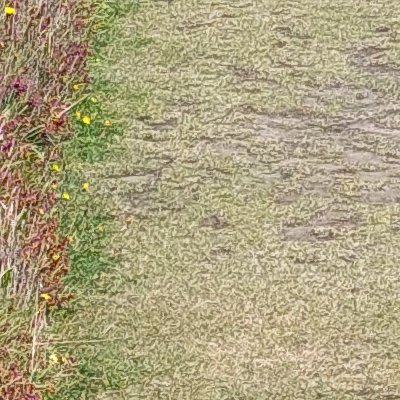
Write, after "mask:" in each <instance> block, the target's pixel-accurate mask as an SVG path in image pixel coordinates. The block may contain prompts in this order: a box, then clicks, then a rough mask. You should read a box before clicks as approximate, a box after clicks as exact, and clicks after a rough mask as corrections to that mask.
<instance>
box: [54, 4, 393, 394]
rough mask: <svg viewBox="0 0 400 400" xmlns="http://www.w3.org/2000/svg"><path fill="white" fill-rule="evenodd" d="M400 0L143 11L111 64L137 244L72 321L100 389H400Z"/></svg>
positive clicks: (104, 170)
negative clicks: (399, 19)
mask: <svg viewBox="0 0 400 400" xmlns="http://www.w3.org/2000/svg"><path fill="white" fill-rule="evenodd" d="M399 11H400V9H399V5H398V3H397V2H394V1H389V2H386V3H382V2H377V1H370V2H358V1H347V0H346V1H339V2H335V3H333V2H331V1H325V0H324V1H316V0H305V1H302V2H294V1H289V0H285V1H275V0H268V1H237V2H232V1H225V0H218V1H201V2H200V1H195V0H189V1H188V0H186V1H181V0H174V1H171V2H153V1H149V2H143V3H142V8H141V10H140V12H139V14H137V15H136V14H135V16H133V15H127V17H126V21H125V25H121V27H120V31H119V32H120V33H119V35H118V36H116V37H115V40H114V41H113V44H112V45H110V46H109V55H108V56H109V61H108V62H107V60H106V61H104V62H103V64H102V68H103V70H102V71H101V72H102V76H104V77H106V78H108V79H109V80H111V81H113V82H114V85H115V95H114V96H110V98H109V99H108V102H107V103H106V104H108V107H109V108H110V109H114V110H117V111H118V112H119V115H120V119H121V121H122V122H124V123H125V125H126V126H127V131H126V132H127V135H126V138H125V139H124V141H123V142H122V143H121V144H120V147H123V148H124V149H125V152H124V155H123V156H121V153H118V155H117V156H115V159H114V161H113V162H111V163H109V164H107V165H104V164H102V163H99V164H97V165H95V166H94V167H93V168H92V170H91V174H92V176H93V179H94V178H96V180H97V185H96V193H98V194H99V195H103V196H105V197H107V198H108V199H110V200H111V201H112V204H113V205H114V209H115V213H116V214H118V216H119V217H120V231H119V232H117V233H116V236H115V239H114V242H113V246H112V248H113V250H114V251H115V253H117V252H121V253H122V254H123V255H124V256H125V258H126V260H127V261H126V263H125V265H124V267H123V268H122V269H118V268H116V269H115V271H113V272H112V273H110V274H99V276H98V278H97V282H98V284H99V285H100V289H98V291H97V292H95V293H92V292H87V293H86V298H85V299H82V300H81V302H80V303H79V304H77V310H78V313H77V314H76V315H75V317H73V318H71V319H70V321H69V324H67V325H64V326H63V327H62V329H60V331H59V332H58V336H57V339H59V340H69V339H73V340H77V341H78V342H79V341H81V343H80V345H76V344H75V346H79V349H80V351H82V352H86V353H87V354H89V355H91V356H92V360H96V362H97V364H96V365H97V366H98V367H97V369H94V371H95V372H94V373H93V374H92V379H91V380H90V381H91V382H93V385H94V384H95V383H96V382H101V384H102V385H103V387H104V388H108V389H109V391H108V392H104V393H102V395H101V396H99V397H98V398H104V399H106V398H107V399H110V398H115V399H128V398H129V399H131V398H134V399H149V398H159V399H177V400H178V399H196V400H200V399H225V400H228V399H249V400H250V399H267V398H268V399H269V398H271V399H274V398H276V399H317V398H328V399H383V398H397V397H398V396H400V380H399V376H398V371H399V357H398V356H399V344H398V340H397V336H398V334H397V332H398V330H399V312H398V307H399V293H400V290H399V289H400V286H399V279H398V259H399V256H400V254H399V249H398V246H397V242H398V240H399V234H400V231H399V218H400V210H399V205H398V199H399V193H400V192H399V190H400V182H399V151H398V149H399V137H400V136H399V130H398V124H399V118H398V109H399V105H400V103H399V97H398V87H399V86H398V83H399V80H398V79H399V76H400V75H399V74H398V69H399V68H398V60H399V38H398V33H397V19H396V18H397V15H398V12H399ZM143 44H145V46H142V45H143ZM116 60H118V61H117V62H116ZM128 218H130V220H128ZM110 247H111V246H110ZM79 310H80V311H79ZM83 320H84V321H85V325H83V324H82V321H83ZM124 336H125V337H126V341H125V342H124V341H122V342H121V341H120V340H115V341H113V340H112V339H113V338H121V337H124ZM90 338H98V339H101V338H109V339H110V341H109V342H103V343H100V344H98V345H96V344H93V343H87V340H89V339H90ZM81 349H82V350H81ZM93 362H95V361H93ZM92 371H93V370H92ZM91 395H92V396H93V397H95V395H94V392H92V391H91V389H89V390H88V396H89V397H90V396H91Z"/></svg>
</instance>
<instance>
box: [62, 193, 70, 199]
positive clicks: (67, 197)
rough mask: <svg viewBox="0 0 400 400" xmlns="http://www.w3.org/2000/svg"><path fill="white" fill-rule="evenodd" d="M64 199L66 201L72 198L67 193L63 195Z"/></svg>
mask: <svg viewBox="0 0 400 400" xmlns="http://www.w3.org/2000/svg"><path fill="white" fill-rule="evenodd" d="M62 197H63V199H64V200H69V199H70V198H71V196H70V195H69V194H68V193H66V192H65V193H63V195H62Z"/></svg>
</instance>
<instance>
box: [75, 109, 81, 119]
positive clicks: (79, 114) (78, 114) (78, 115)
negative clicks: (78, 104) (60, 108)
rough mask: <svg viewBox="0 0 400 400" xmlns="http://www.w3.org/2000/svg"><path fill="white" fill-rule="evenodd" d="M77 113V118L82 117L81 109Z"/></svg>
mask: <svg viewBox="0 0 400 400" xmlns="http://www.w3.org/2000/svg"><path fill="white" fill-rule="evenodd" d="M75 115H76V118H79V119H80V118H81V112H80V111H77V112H76V113H75Z"/></svg>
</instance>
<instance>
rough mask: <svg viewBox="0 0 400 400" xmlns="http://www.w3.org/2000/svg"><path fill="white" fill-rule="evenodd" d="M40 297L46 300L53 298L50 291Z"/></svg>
mask: <svg viewBox="0 0 400 400" xmlns="http://www.w3.org/2000/svg"><path fill="white" fill-rule="evenodd" d="M40 297H41V298H42V299H44V300H51V296H50V295H49V294H48V293H43V294H41V295H40Z"/></svg>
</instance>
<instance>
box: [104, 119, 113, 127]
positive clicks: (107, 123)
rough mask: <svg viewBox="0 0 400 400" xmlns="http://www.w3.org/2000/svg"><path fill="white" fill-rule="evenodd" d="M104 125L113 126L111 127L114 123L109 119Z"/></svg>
mask: <svg viewBox="0 0 400 400" xmlns="http://www.w3.org/2000/svg"><path fill="white" fill-rule="evenodd" d="M104 125H105V126H111V125H112V122H111V121H110V120H109V119H106V120H105V121H104Z"/></svg>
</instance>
